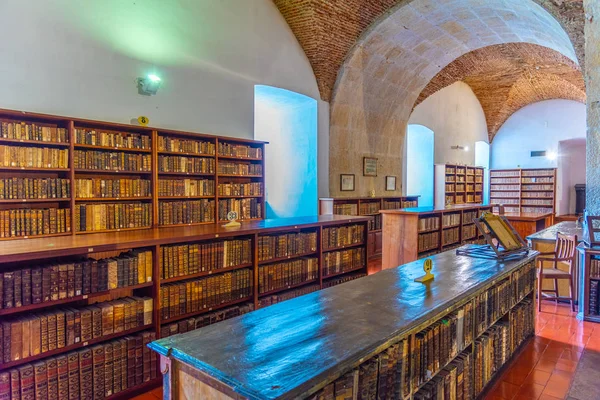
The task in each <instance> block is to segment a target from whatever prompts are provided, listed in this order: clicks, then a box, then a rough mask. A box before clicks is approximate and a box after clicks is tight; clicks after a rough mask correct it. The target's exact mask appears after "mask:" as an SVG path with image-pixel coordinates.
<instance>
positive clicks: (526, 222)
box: [504, 212, 554, 238]
mask: <svg viewBox="0 0 600 400" xmlns="http://www.w3.org/2000/svg"><path fill="white" fill-rule="evenodd" d="M504 216H505V217H506V219H507V220H508V221H509V222H510V224H511V225H512V226H513V227H514V228H515V230H516V231H517V232H518V233H519V235H520V236H521V237H522V238H525V237H527V236H529V235H532V234H534V233H536V232H539V231H541V230H543V229H546V228H547V227H549V226H551V225H552V224H553V223H554V214H552V213H551V212H547V213H525V212H518V213H505V214H504Z"/></svg>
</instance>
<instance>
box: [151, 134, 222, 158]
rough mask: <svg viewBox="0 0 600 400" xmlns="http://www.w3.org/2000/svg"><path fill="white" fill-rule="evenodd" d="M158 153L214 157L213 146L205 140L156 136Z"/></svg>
mask: <svg viewBox="0 0 600 400" xmlns="http://www.w3.org/2000/svg"><path fill="white" fill-rule="evenodd" d="M158 151H168V152H171V153H191V154H206V155H215V144H214V143H212V142H208V141H205V140H194V139H181V138H176V137H170V136H158Z"/></svg>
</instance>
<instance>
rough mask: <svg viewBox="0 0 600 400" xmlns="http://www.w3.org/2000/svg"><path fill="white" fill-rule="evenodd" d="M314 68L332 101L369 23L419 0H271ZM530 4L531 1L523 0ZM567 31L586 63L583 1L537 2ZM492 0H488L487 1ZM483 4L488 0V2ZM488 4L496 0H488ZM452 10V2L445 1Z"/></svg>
mask: <svg viewBox="0 0 600 400" xmlns="http://www.w3.org/2000/svg"><path fill="white" fill-rule="evenodd" d="M273 1H274V2H275V4H276V5H277V7H278V8H279V10H280V11H281V13H282V14H283V16H284V17H285V19H286V20H287V22H288V24H289V25H290V27H291V29H292V31H293V32H294V33H295V35H296V37H297V38H298V41H299V42H300V44H301V45H302V47H303V48H304V51H305V52H306V55H307V57H308V59H309V61H310V63H311V65H312V67H313V70H314V72H315V76H316V78H317V83H318V85H319V90H320V93H321V98H322V99H323V100H326V101H330V100H331V98H332V93H333V89H334V86H335V82H336V78H337V77H338V72H339V70H340V67H341V66H342V63H343V62H344V60H345V59H346V58H347V56H348V54H349V52H350V50H351V49H352V48H353V47H354V46H355V45H357V41H358V39H359V38H360V37H361V35H363V34H365V32H367V31H368V28H369V27H371V25H375V24H377V22H379V21H380V20H382V19H384V18H386V17H387V16H388V15H389V14H391V13H393V12H394V11H396V10H397V9H398V8H401V7H406V6H411V7H414V8H417V9H420V10H421V11H427V10H426V9H425V10H423V8H422V7H420V4H419V0H370V1H364V0H273ZM524 1H525V2H527V0H524ZM533 1H535V3H537V4H539V5H540V6H542V7H543V8H544V9H545V10H546V11H547V12H548V13H550V14H551V15H552V16H554V18H556V20H557V21H558V22H559V23H560V25H561V26H562V28H563V29H564V30H565V31H566V32H567V34H568V35H569V38H570V39H571V42H572V44H573V47H574V49H575V53H576V54H577V59H578V61H579V64H580V65H581V67H582V70H583V67H584V46H585V43H584V34H583V28H584V11H583V0H533ZM486 2H488V0H486ZM486 2H484V3H486ZM489 2H492V3H493V2H496V1H495V0H489ZM442 7H443V8H445V9H451V8H452V7H451V6H450V5H447V4H444V5H442Z"/></svg>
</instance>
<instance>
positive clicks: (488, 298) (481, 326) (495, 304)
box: [475, 279, 512, 335]
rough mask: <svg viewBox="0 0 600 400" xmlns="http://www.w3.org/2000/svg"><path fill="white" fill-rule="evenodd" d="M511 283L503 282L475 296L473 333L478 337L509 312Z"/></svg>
mask: <svg viewBox="0 0 600 400" xmlns="http://www.w3.org/2000/svg"><path fill="white" fill-rule="evenodd" d="M511 302H512V296H511V282H510V281H509V280H508V279H507V280H504V281H502V282H500V283H498V284H496V285H494V286H493V287H491V288H489V289H488V290H486V291H484V292H482V293H480V294H478V295H477V296H475V332H476V333H477V334H478V335H480V334H481V333H483V332H484V331H485V330H486V329H488V328H489V327H490V326H491V325H492V324H493V323H494V322H496V321H497V320H498V319H499V318H500V317H502V316H503V315H504V314H506V313H507V312H508V310H510V307H511Z"/></svg>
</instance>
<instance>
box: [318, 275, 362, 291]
mask: <svg viewBox="0 0 600 400" xmlns="http://www.w3.org/2000/svg"><path fill="white" fill-rule="evenodd" d="M365 276H367V274H366V273H364V272H356V273H354V274H348V275H342V276H336V277H335V278H332V279H328V280H326V281H323V289H325V288H330V287H333V286H337V285H341V284H342V283H346V282H350V281H353V280H355V279H358V278H363V277H365Z"/></svg>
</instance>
